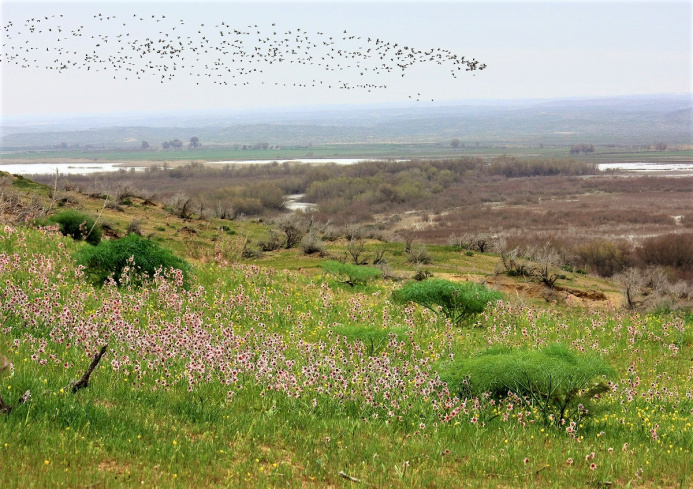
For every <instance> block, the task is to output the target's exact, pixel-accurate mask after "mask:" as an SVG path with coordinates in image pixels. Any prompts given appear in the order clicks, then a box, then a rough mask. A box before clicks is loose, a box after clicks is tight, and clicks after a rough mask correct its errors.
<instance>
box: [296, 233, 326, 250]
mask: <svg viewBox="0 0 693 489" xmlns="http://www.w3.org/2000/svg"><path fill="white" fill-rule="evenodd" d="M301 249H302V250H303V253H305V254H306V255H312V254H313V253H324V252H325V246H324V245H323V244H322V240H321V239H320V236H318V235H316V234H314V233H308V234H306V235H305V236H304V237H303V239H301Z"/></svg>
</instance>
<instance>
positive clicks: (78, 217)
mask: <svg viewBox="0 0 693 489" xmlns="http://www.w3.org/2000/svg"><path fill="white" fill-rule="evenodd" d="M49 221H51V222H54V223H56V224H58V225H59V226H60V232H61V233H63V235H64V236H71V237H72V239H74V240H76V241H80V240H82V239H83V240H85V241H86V242H87V243H89V244H92V245H97V244H99V242H100V241H101V235H102V231H101V226H97V225H96V220H95V219H94V218H93V217H91V216H89V215H88V214H84V213H82V212H77V211H63V212H60V213H59V214H56V215H54V216H53V217H51V218H50V219H49Z"/></svg>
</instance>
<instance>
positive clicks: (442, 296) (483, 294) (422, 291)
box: [392, 279, 503, 324]
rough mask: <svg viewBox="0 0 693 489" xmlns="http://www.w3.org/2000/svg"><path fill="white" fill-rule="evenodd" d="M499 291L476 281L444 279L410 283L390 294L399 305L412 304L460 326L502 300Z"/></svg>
mask: <svg viewBox="0 0 693 489" xmlns="http://www.w3.org/2000/svg"><path fill="white" fill-rule="evenodd" d="M502 297H503V296H502V295H501V293H500V292H497V291H495V290H491V289H489V288H488V287H486V286H485V285H482V284H477V283H476V282H464V283H455V282H451V281H449V280H444V279H429V280H424V281H421V282H410V283H408V284H406V285H405V286H404V287H402V288H401V289H400V290H396V291H395V292H393V293H392V298H393V299H394V300H395V302H398V303H400V304H408V303H409V302H415V303H416V304H419V305H421V306H423V307H425V308H427V309H430V310H431V311H433V312H435V313H436V314H443V315H445V316H447V317H448V318H450V320H451V321H452V322H453V323H455V324H459V323H461V322H462V320H464V319H465V318H467V317H469V316H471V315H473V314H478V313H481V312H483V311H484V309H485V308H486V304H488V303H489V302H493V301H497V300H500V299H502Z"/></svg>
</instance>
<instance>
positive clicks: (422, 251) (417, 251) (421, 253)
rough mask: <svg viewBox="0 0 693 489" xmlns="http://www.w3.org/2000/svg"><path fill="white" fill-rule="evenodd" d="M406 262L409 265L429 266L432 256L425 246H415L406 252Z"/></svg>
mask: <svg viewBox="0 0 693 489" xmlns="http://www.w3.org/2000/svg"><path fill="white" fill-rule="evenodd" d="M407 260H408V261H409V262H410V263H417V264H420V265H430V264H431V263H433V256H432V255H431V253H429V251H428V249H427V248H426V247H425V246H416V247H413V248H411V249H410V250H409V251H408V252H407Z"/></svg>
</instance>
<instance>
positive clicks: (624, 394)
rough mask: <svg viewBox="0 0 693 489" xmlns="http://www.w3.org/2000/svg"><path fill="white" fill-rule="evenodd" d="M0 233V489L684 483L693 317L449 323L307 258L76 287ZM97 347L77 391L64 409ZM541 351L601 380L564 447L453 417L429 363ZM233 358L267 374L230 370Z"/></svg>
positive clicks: (50, 250)
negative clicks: (1, 372)
mask: <svg viewBox="0 0 693 489" xmlns="http://www.w3.org/2000/svg"><path fill="white" fill-rule="evenodd" d="M205 232H210V233H211V230H210V231H205ZM220 233H223V231H220ZM0 238H2V239H0V257H2V258H3V259H0V276H2V277H3V280H2V281H1V283H0V297H2V300H0V320H1V321H0V323H1V324H2V329H1V331H2V335H1V336H0V353H1V354H3V355H5V356H7V357H8V359H9V360H10V361H11V362H12V363H13V365H14V371H13V374H12V375H6V376H4V377H2V378H0V396H2V398H3V399H4V400H5V401H6V402H8V403H10V404H15V403H16V401H17V399H18V398H19V397H20V396H21V394H22V393H23V392H24V391H25V390H27V389H30V390H31V392H32V400H31V401H30V402H29V403H27V404H24V405H21V406H18V407H16V408H15V409H14V411H13V412H12V413H11V414H10V415H0V466H2V470H0V487H48V486H50V487H93V486H99V487H132V486H135V485H138V486H144V487H219V486H221V487H306V486H307V487H325V486H335V487H355V486H356V485H360V484H356V483H354V482H351V481H349V480H347V479H344V478H343V477H341V476H340V475H339V474H340V472H342V471H343V472H344V473H346V474H348V475H349V476H351V477H355V478H358V479H360V480H362V481H363V482H364V485H365V484H368V485H371V486H375V487H459V486H460V485H469V486H474V487H499V486H506V487H565V484H566V481H570V484H571V485H573V486H590V487H591V486H600V485H602V486H603V485H605V484H607V483H609V484H611V485H612V486H615V487H619V486H627V485H628V484H630V485H631V486H642V487H657V486H673V487H687V486H689V485H690V484H691V478H690V475H689V474H690V473H691V472H692V470H693V462H692V461H693V457H692V456H691V452H692V451H693V428H692V427H691V424H693V401H691V399H690V396H691V395H692V394H693V393H692V392H691V389H692V387H691V385H693V384H691V377H690V375H691V373H690V358H691V356H693V345H691V342H690V341H689V340H690V334H691V328H693V321H692V320H691V319H692V318H691V316H690V315H688V316H686V315H683V314H679V313H672V312H663V311H660V312H658V313H656V314H632V315H631V314H627V313H626V312H624V311H616V310H614V311H599V310H597V311H587V310H582V309H570V310H568V309H566V310H562V309H554V308H550V307H548V306H541V307H538V306H535V305H532V304H531V303H524V302H523V301H521V300H518V299H513V298H512V297H506V301H505V302H503V303H502V304H501V305H500V306H498V307H490V308H488V309H487V310H486V311H485V312H484V313H482V314H480V315H479V316H478V318H477V320H476V322H475V324H473V325H470V327H465V328H457V327H453V326H451V325H450V324H447V323H446V321H445V320H444V319H443V318H440V317H438V315H436V314H434V313H432V312H431V311H429V310H426V309H424V308H422V307H420V306H413V305H409V306H400V305H397V304H394V303H392V302H391V300H390V296H391V293H392V291H393V290H395V289H396V288H398V287H399V284H397V283H393V282H388V281H382V280H378V281H374V282H372V283H370V284H369V285H368V286H367V288H364V289H358V290H355V289H356V288H351V287H348V286H346V287H343V286H339V285H337V284H334V283H332V282H330V281H329V280H325V279H323V278H322V274H321V272H320V270H319V268H317V266H318V263H319V262H320V260H319V259H314V258H307V257H303V256H301V255H300V251H298V250H288V251H286V252H284V251H282V252H280V253H276V254H268V257H267V258H263V259H261V260H260V261H259V262H258V263H248V262H240V263H239V262H237V261H235V260H226V261H224V260H225V259H224V258H223V257H222V258H221V259H220V261H214V260H212V259H207V260H206V261H198V262H197V265H196V266H194V267H193V271H192V274H191V282H192V283H191V285H190V287H189V288H188V289H184V288H182V287H180V286H177V285H175V284H174V283H172V282H171V281H170V280H163V279H162V280H160V281H158V282H156V283H152V284H151V285H150V286H149V287H146V288H134V287H133V288H129V287H123V288H120V289H118V288H115V287H108V286H107V287H103V288H98V287H93V286H91V285H90V284H88V283H87V282H86V281H85V280H84V279H83V277H82V275H81V274H80V273H75V271H74V270H75V263H74V261H73V258H72V256H73V254H74V252H75V251H77V250H79V249H81V248H83V247H85V246H88V245H86V244H84V243H77V242H74V241H72V240H71V239H68V238H64V237H61V236H59V235H57V234H55V233H47V232H43V231H37V230H32V229H27V228H21V227H18V228H9V229H8V230H0ZM236 238H238V237H237V236H228V239H229V240H230V241H229V242H230V243H231V242H233V241H232V240H235V239H236ZM196 239H201V238H199V237H198V238H196ZM373 245H375V244H373ZM330 246H334V247H335V249H336V248H337V247H339V244H338V243H335V244H331V245H330ZM369 246H370V245H369ZM388 246H390V245H388ZM392 246H393V247H394V245H392ZM400 246H402V245H400ZM393 251H394V248H393ZM433 254H434V266H440V267H441V270H442V269H444V265H443V264H442V263H439V264H436V261H435V260H438V259H444V258H445V257H446V256H448V254H450V255H451V258H453V257H454V258H455V259H456V260H459V262H458V263H459V266H461V263H462V262H463V261H464V262H466V261H469V263H470V264H471V263H473V261H474V260H481V262H482V263H486V261H489V262H490V261H492V260H493V257H489V256H486V255H481V254H475V255H474V256H473V257H467V256H465V255H464V254H463V253H455V252H452V251H450V250H446V249H445V247H440V248H434V249H433ZM386 256H387V255H386ZM227 257H228V258H231V257H232V254H228V255H227ZM4 258H9V259H4ZM303 260H305V261H303ZM398 260H401V263H402V264H404V263H405V260H406V256H393V257H392V261H391V264H392V266H394V267H397V266H399V263H400V262H399V261H398ZM270 263H273V264H277V265H279V264H282V263H292V264H293V266H294V267H295V268H297V267H298V266H301V264H303V266H304V267H307V268H308V269H309V270H307V271H306V270H305V269H304V270H302V271H301V272H297V271H290V270H282V269H279V268H278V267H270V266H267V265H268V264H270ZM484 266H485V265H484ZM306 272H307V273H306ZM441 273H442V272H441ZM166 338H172V340H171V342H170V343H166V341H167V340H166ZM102 341H104V342H107V343H108V351H107V353H106V356H105V357H104V358H103V360H102V362H101V364H100V365H99V367H98V368H97V370H96V372H95V373H94V374H93V376H92V379H91V381H90V386H89V387H88V388H87V389H84V390H81V391H79V392H77V394H74V395H73V394H71V393H70V392H69V389H68V388H67V386H68V385H69V384H70V382H71V381H73V380H75V379H76V378H78V377H79V376H80V375H81V373H82V372H83V371H84V369H85V368H86V366H87V365H88V364H89V361H90V358H91V355H93V352H94V349H95V348H96V346H97V345H98V344H100V342H102ZM556 342H560V343H562V344H564V345H567V346H568V347H569V348H570V349H571V351H574V352H576V353H577V352H582V351H583V350H584V351H585V352H588V353H597V354H599V355H600V357H602V358H603V359H604V361H606V362H607V363H608V364H610V365H611V366H613V367H614V369H615V371H616V373H615V375H614V377H613V381H614V386H613V389H612V391H611V392H609V393H608V394H605V395H603V396H602V398H601V399H599V400H598V401H597V402H596V403H595V404H596V405H598V406H599V414H598V415H597V414H595V416H594V417H592V418H588V419H585V420H584V421H583V422H582V423H581V424H580V426H577V427H576V430H577V431H576V433H575V435H574V436H571V435H569V434H567V433H566V432H565V429H562V428H561V427H551V426H547V425H545V424H543V423H541V413H540V412H539V411H538V409H536V408H533V407H531V406H530V407H528V408H522V409H520V407H519V406H513V408H512V409H511V408H510V406H509V404H508V403H507V402H506V401H501V402H500V403H498V402H494V403H492V402H491V399H486V398H484V397H481V398H477V399H476V400H475V399H468V400H467V401H466V402H464V403H463V402H462V401H463V400H456V399H454V398H452V397H448V396H446V395H445V388H444V386H443V385H442V384H440V383H439V382H438V381H437V380H436V379H437V374H436V371H437V369H438V368H439V367H438V366H439V365H441V364H442V363H443V362H447V361H449V360H453V359H465V358H472V357H475V356H476V355H478V354H479V353H481V352H483V351H485V350H486V349H488V348H489V347H490V346H495V347H498V348H522V349H525V350H527V351H530V350H541V349H542V348H544V346H545V345H549V344H553V343H556ZM156 345H160V346H161V350H159V349H157V348H153V346H156ZM162 345H163V346H162ZM246 353H247V354H249V355H251V357H252V364H253V365H255V366H259V365H263V366H265V367H263V368H264V369H265V370H263V369H259V368H250V369H248V368H245V367H242V365H243V360H239V357H238V355H239V354H246ZM34 355H36V357H34V358H32V357H33V356H34ZM213 359H215V360H213ZM42 360H45V363H44V364H41V363H42ZM265 360H267V361H266V362H265ZM224 361H228V362H229V364H230V367H229V369H228V370H225V371H222V370H220V369H219V368H218V367H219V366H220V365H222V363H223V362H224ZM215 362H216V363H215ZM220 362H222V363H220ZM273 362H274V365H273ZM198 363H202V364H204V365H205V366H206V368H205V371H204V372H199V371H197V370H195V368H196V365H197V364H198ZM66 364H67V365H66ZM136 365H137V366H138V368H139V372H140V373H139V374H138V369H137V368H135V366H136ZM234 368H235V369H238V370H239V373H238V378H237V379H235V380H234V379H232V375H231V374H230V371H231V369H234ZM165 369H167V370H165ZM323 375H324V376H325V378H323V377H322V376H323ZM340 375H341V378H340ZM288 379H293V380H288ZM294 380H295V382H296V384H295V385H297V386H300V387H301V390H300V391H297V390H295V388H294V387H293V385H294V384H292V382H293V381H294ZM226 381H229V383H228V384H227V382H226ZM391 382H394V383H391ZM189 389H190V390H189ZM325 389H329V392H326V391H325ZM229 391H232V392H233V394H232V395H231V396H230V397H229ZM296 394H298V395H296ZM385 394H387V396H386V395H385ZM390 412H392V415H391V414H390ZM652 430H654V433H656V437H655V436H654V435H653V431H652ZM592 453H594V458H592ZM588 458H589V459H588ZM570 460H572V463H569V462H570ZM592 463H594V464H595V467H594V468H593V469H592V468H590V465H591V464H592Z"/></svg>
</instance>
